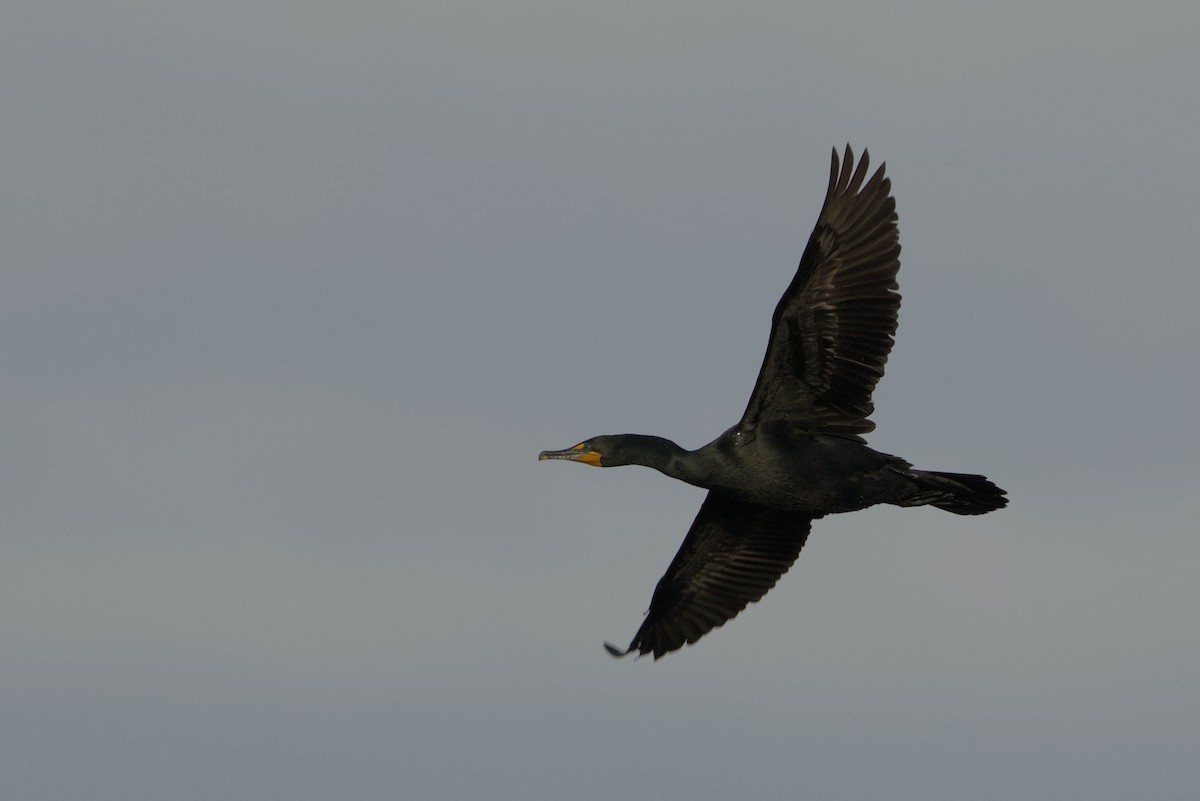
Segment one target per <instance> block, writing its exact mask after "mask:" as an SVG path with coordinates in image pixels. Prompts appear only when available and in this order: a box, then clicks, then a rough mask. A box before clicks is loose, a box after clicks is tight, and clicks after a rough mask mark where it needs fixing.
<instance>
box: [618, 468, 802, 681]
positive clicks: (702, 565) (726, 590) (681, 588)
mask: <svg viewBox="0 0 1200 801" xmlns="http://www.w3.org/2000/svg"><path fill="white" fill-rule="evenodd" d="M811 522H812V520H811V518H809V517H807V516H805V515H803V514H800V513H798V512H785V511H780V510H778V509H768V508H765V507H762V506H752V505H750V504H746V503H742V502H741V501H737V500H735V499H733V498H730V497H729V496H728V495H724V494H722V493H719V492H715V491H714V492H709V493H708V497H707V498H705V500H704V504H703V505H702V506H701V507H700V511H699V513H697V515H696V519H695V521H693V523H692V527H691V529H690V530H689V531H688V534H687V537H685V538H684V540H683V545H682V546H680V548H679V552H678V553H677V554H675V558H674V559H673V560H672V561H671V566H670V567H668V568H667V572H666V574H664V575H663V577H662V578H661V579H659V582H658V586H657V587H655V588H654V596H653V597H652V598H651V599H650V610H649V611H648V612H647V613H646V620H645V621H644V622H643V623H642V627H641V628H640V629H638V632H637V634H636V635H634V638H633V642H631V643H630V644H629V648H627V649H626V650H624V651H622V650H620V649H619V648H616V647H615V646H613V645H610V644H609V643H605V644H604V647H605V648H607V649H608V651H609V653H611V654H612V655H613V656H624V655H625V654H628V653H631V652H633V651H637V652H638V653H640V654H650V653H652V654H654V658H655V659H658V658H659V657H660V656H663V655H664V654H668V653H670V652H671V651H674V650H677V649H679V648H682V647H683V646H684V644H685V643H694V642H696V641H697V640H699V639H700V638H701V637H703V636H704V635H705V634H707V633H708V632H709V631H711V630H712V629H713V628H715V627H716V626H720V625H721V624H722V623H724V622H725V621H727V620H729V619H731V618H733V617H735V616H736V615H737V613H738V612H740V611H742V610H743V609H744V608H746V604H748V603H750V602H752V601H757V600H758V599H760V598H762V597H763V596H764V595H765V594H766V593H767V590H769V589H771V588H772V587H774V586H775V582H776V581H778V580H779V577H780V576H782V575H783V574H784V573H786V572H787V569H788V568H789V567H791V566H792V563H793V562H795V561H796V557H797V556H798V555H799V554H800V549H801V548H803V547H804V541H805V540H806V539H807V538H808V529H809V524H810V523H811Z"/></svg>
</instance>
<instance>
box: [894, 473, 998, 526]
mask: <svg viewBox="0 0 1200 801" xmlns="http://www.w3.org/2000/svg"><path fill="white" fill-rule="evenodd" d="M913 474H914V477H915V478H916V480H917V482H918V484H919V485H920V487H921V489H922V490H925V491H926V492H927V493H928V496H926V497H929V500H926V501H924V503H928V504H930V505H932V506H936V507H937V508H939V509H945V510H946V511H947V512H954V514H956V515H982V514H987V513H988V512H994V511H995V510H997V509H1003V508H1004V507H1005V506H1007V505H1008V498H1006V497H1005V492H1004V490H1002V489H1000V488H999V487H997V486H996V485H995V484H993V483H992V482H990V481H988V480H987V479H986V478H984V477H983V476H976V475H970V474H968V473H935V472H932V471H928V470H914V471H913ZM921 494H922V496H925V493H921Z"/></svg>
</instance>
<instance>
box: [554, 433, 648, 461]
mask: <svg viewBox="0 0 1200 801" xmlns="http://www.w3.org/2000/svg"><path fill="white" fill-rule="evenodd" d="M641 439H649V438H648V437H639V436H637V435H635V434H606V435H604V436H601V437H592V438H591V439H586V440H584V441H583V442H581V443H579V444H578V445H572V446H571V447H570V448H567V449H566V450H561V451H542V452H541V453H539V454H538V459H566V460H567V461H569V462H583V463H584V464H590V465H594V466H596V467H617V466H618V465H623V464H643V463H644V462H643V460H641V459H638V458H636V456H637V453H636V451H637V450H638V449H637V448H636V447H632V446H636V445H637V443H638V442H639V441H640V440H641ZM630 457H633V458H630Z"/></svg>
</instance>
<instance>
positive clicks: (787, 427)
mask: <svg viewBox="0 0 1200 801" xmlns="http://www.w3.org/2000/svg"><path fill="white" fill-rule="evenodd" d="M868 161H869V156H868V154H867V152H866V151H863V155H862V160H861V161H860V162H859V163H858V166H857V167H855V164H854V154H853V152H852V151H851V150H850V147H849V145H847V147H846V154H845V158H844V159H843V160H842V163H841V165H840V166H839V164H838V154H837V150H836V149H835V150H834V151H833V164H832V167H831V168H830V172H829V189H828V191H827V193H826V195H825V204H824V206H823V207H822V208H821V214H820V216H819V217H818V218H817V225H816V227H815V228H814V229H813V232H812V235H811V236H810V237H809V240H808V246H807V247H806V248H805V249H804V255H803V256H802V257H801V259H800V266H799V269H798V270H797V271H796V276H795V277H794V278H793V279H792V283H791V285H790V286H788V288H787V291H786V292H784V293H783V297H782V298H781V299H780V300H779V305H778V306H776V307H775V314H774V316H773V317H772V318H771V335H770V340H769V341H768V343H767V352H766V355H765V356H764V357H763V363H762V369H761V370H760V372H759V374H758V382H757V383H756V384H755V385H754V391H753V392H752V393H751V394H750V403H749V405H747V407H746V411H745V413H744V414H743V415H742V419H741V420H740V421H739V422H738V423H737V425H735V426H733V427H732V428H730V429H729V430H728V431H726V432H725V433H723V434H721V436H719V437H717V438H716V439H715V440H713V441H712V442H710V443H709V444H707V445H705V446H704V447H702V448H699V449H697V450H694V451H688V450H684V449H683V448H681V447H680V446H678V445H676V444H675V443H674V442H671V441H670V440H667V439H663V438H662V437H654V436H646V435H641V434H616V435H607V436H600V437H593V438H592V439H589V440H586V441H584V442H581V443H579V444H578V445H575V446H574V447H571V448H567V449H566V450H561V451H543V452H542V453H541V454H539V456H538V458H539V459H567V460H569V461H573V462H582V463H584V464H590V465H596V466H598V467H616V466H618V465H626V464H639V465H644V466H646V467H652V468H654V469H655V470H658V471H659V472H661V473H665V474H666V475H668V476H671V477H672V478H677V479H679V480H681V481H686V482H687V483H689V484H694V485H696V486H697V487H704V488H705V489H707V490H708V497H707V498H705V500H704V503H703V505H701V507H700V511H699V513H698V514H697V515H696V519H695V521H694V522H693V523H692V527H691V529H690V530H689V531H688V533H687V536H686V537H685V538H684V540H683V545H682V546H681V547H680V548H679V552H678V553H677V554H676V555H675V558H674V559H673V560H672V561H671V565H670V567H668V568H667V572H666V574H665V575H663V577H662V579H660V580H659V582H658V586H657V587H655V588H654V595H653V596H652V598H651V599H650V609H649V611H648V612H647V613H646V619H645V621H644V622H643V623H642V626H641V628H639V629H638V631H637V634H635V635H634V637H633V641H632V642H631V643H630V644H629V647H628V648H627V649H625V650H624V651H622V650H621V649H619V648H616V647H614V646H612V645H610V644H609V643H605V647H606V648H607V649H608V650H609V652H610V653H611V654H613V655H614V656H624V655H625V654H628V653H630V652H633V651H637V652H638V653H639V654H651V653H652V654H654V658H655V659H658V658H659V657H661V656H663V655H664V654H668V653H670V652H671V651H674V650H676V649H678V648H681V647H683V645H684V644H685V643H686V644H691V643H694V642H696V641H697V640H699V639H700V638H701V637H703V636H704V635H705V634H707V633H708V632H709V631H711V630H712V629H713V628H714V627H716V626H720V625H721V624H723V623H724V622H725V621H727V620H729V619H730V618H732V617H734V616H735V615H737V614H738V612H740V611H741V610H742V609H744V608H745V607H746V604H748V603H750V602H752V601H757V600H759V599H760V598H762V597H763V595H764V594H766V592H767V590H769V589H771V587H773V586H775V582H776V581H778V580H779V577H780V576H782V575H783V574H784V573H785V572H786V571H787V569H788V568H789V567H791V565H792V563H793V562H794V561H795V560H796V557H797V555H799V553H800V549H801V548H802V547H803V546H804V541H805V540H806V539H807V537H808V532H809V524H810V523H811V522H812V521H813V520H816V519H817V518H820V517H824V516H825V515H827V514H834V513H836V512H853V511H855V510H857V509H865V508H866V507H868V506H874V505H875V504H879V503H890V504H893V505H896V506H925V505H932V506H936V507H937V508H939V509H945V510H946V511H948V512H954V513H955V514H960V515H979V514H984V513H986V512H991V511H993V510H995V509H1000V508H1002V507H1003V506H1005V505H1006V504H1007V503H1008V499H1007V498H1005V493H1004V490H1002V489H1000V488H999V487H997V486H996V485H995V484H993V483H992V482H990V481H988V480H987V479H986V478H984V477H983V476H978V475H965V474H959V473H935V472H930V471H926V470H917V469H914V468H913V467H912V465H910V464H909V463H908V462H906V461H904V460H903V459H900V458H898V457H896V456H890V455H888V454H886V453H880V452H879V451H875V450H872V449H871V448H869V447H867V445H866V442H865V440H863V438H862V436H861V435H862V434H865V433H867V432H869V431H871V430H872V429H874V428H875V424H874V423H872V422H871V421H869V420H868V419H867V418H868V417H869V416H870V414H871V412H872V411H873V410H874V406H873V405H872V403H871V393H872V391H873V390H874V388H875V384H876V383H877V382H878V381H879V379H880V377H881V376H882V375H883V366H884V363H885V362H886V361H887V357H888V352H889V351H891V349H892V335H893V334H894V333H895V331H896V313H897V311H898V310H899V308H900V295H899V293H898V292H897V291H896V290H897V285H896V273H897V271H898V270H899V269H900V259H899V256H900V241H899V233H898V231H897V228H896V219H897V218H896V202H895V200H893V199H892V197H891V194H890V191H891V181H890V180H889V179H887V178H885V177H884V169H885V167H884V166H881V167H880V168H879V169H878V171H876V172H875V174H874V175H873V176H872V177H871V179H870V180H868V181H866V183H865V184H864V183H863V181H864V179H865V178H866V175H867V164H868Z"/></svg>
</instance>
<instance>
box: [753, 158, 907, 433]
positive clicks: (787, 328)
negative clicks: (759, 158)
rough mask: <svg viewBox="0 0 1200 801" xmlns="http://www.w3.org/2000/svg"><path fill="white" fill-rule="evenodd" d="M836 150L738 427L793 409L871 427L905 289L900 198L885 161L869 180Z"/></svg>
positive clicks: (840, 429)
mask: <svg viewBox="0 0 1200 801" xmlns="http://www.w3.org/2000/svg"><path fill="white" fill-rule="evenodd" d="M868 163H869V156H868V154H867V152H866V151H863V155H862V160H861V161H860V162H859V163H858V166H857V168H856V167H855V166H854V154H853V153H852V152H851V150H850V147H849V145H847V146H846V156H845V159H844V160H843V161H842V164H841V166H840V168H839V165H838V155H837V151H836V150H835V151H834V152H833V166H832V167H831V169H830V173H829V191H828V193H827V194H826V196H825V205H824V206H823V207H822V208H821V214H820V216H819V217H818V218H817V225H816V227H815V228H814V229H813V232H812V236H811V237H809V240H808V246H807V247H806V248H805V249H804V255H803V256H802V257H801V259H800V267H799V269H798V270H797V271H796V276H795V278H793V279H792V283H791V285H790V286H788V288H787V291H786V292H784V293H783V297H782V298H780V300H779V305H778V306H776V307H775V314H774V316H773V317H772V318H771V338H770V341H769V342H768V343H767V353H766V355H765V356H764V357H763V365H762V370H761V371H760V372H759V374H758V382H757V383H756V384H755V385H754V392H753V393H751V395H750V403H749V405H748V406H747V407H746V412H745V414H744V415H743V416H742V421H741V426H742V428H744V429H752V428H753V427H754V426H755V425H756V424H757V423H758V422H759V421H761V420H765V419H771V418H788V419H794V420H796V422H797V423H798V424H800V425H802V426H805V427H811V428H813V429H814V430H821V431H827V432H830V433H842V434H859V433H863V432H867V431H870V430H872V429H873V428H875V424H874V423H872V422H871V421H869V420H867V419H866V418H867V417H868V416H869V415H870V414H871V412H872V411H874V408H875V407H874V406H873V405H872V403H871V393H872V392H873V391H874V389H875V384H876V383H877V382H878V381H879V379H880V377H881V376H883V366H884V363H885V362H887V357H888V353H889V352H890V351H891V349H892V335H893V334H894V333H895V332H896V315H897V312H898V311H899V309H900V294H899V293H898V292H897V291H896V290H897V285H896V272H897V271H898V270H899V269H900V238H899V232H898V230H897V227H896V219H897V218H896V201H895V200H893V199H892V197H891V195H890V191H891V181H890V180H888V179H887V178H885V177H884V175H883V173H884V166H880V168H879V169H878V170H877V171H876V172H875V174H874V175H873V176H872V177H871V179H870V180H869V181H867V182H866V184H865V185H864V184H863V179H864V178H865V177H866V175H867V165H868Z"/></svg>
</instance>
